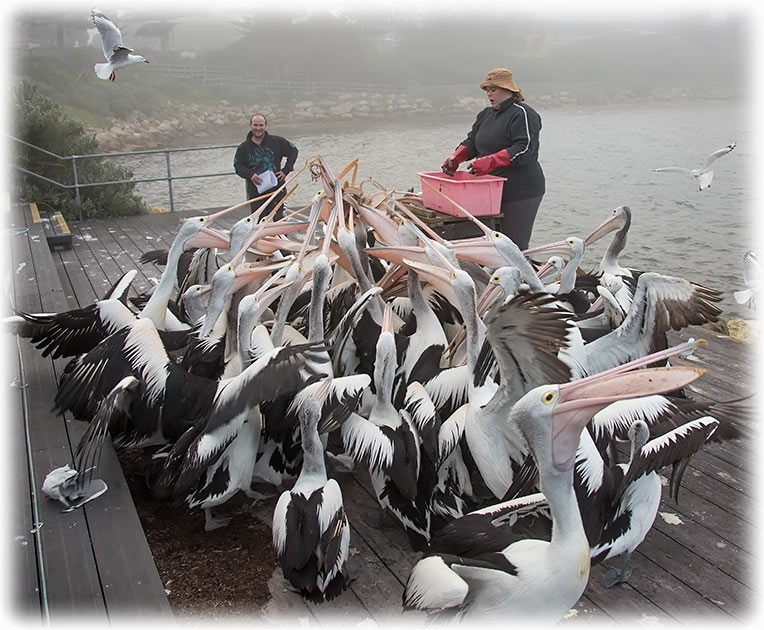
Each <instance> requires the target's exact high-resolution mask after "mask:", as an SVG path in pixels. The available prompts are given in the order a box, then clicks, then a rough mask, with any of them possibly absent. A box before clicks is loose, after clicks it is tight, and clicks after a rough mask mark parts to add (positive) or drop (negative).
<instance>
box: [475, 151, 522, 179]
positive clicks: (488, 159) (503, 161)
mask: <svg viewBox="0 0 764 630" xmlns="http://www.w3.org/2000/svg"><path fill="white" fill-rule="evenodd" d="M511 162H512V160H511V159H510V157H509V152H508V151H507V150H506V149H502V150H501V151H497V152H496V153H491V155H484V156H483V157H479V158H477V159H475V160H473V161H472V164H471V165H470V172H471V173H473V174H474V175H488V173H490V172H491V171H492V170H494V169H497V168H499V167H500V166H509V165H510V163H511Z"/></svg>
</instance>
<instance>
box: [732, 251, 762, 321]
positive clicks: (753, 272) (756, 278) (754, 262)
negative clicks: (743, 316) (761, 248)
mask: <svg viewBox="0 0 764 630" xmlns="http://www.w3.org/2000/svg"><path fill="white" fill-rule="evenodd" d="M743 282H745V289H741V290H740V291H735V292H734V293H733V296H734V298H735V302H737V303H738V304H745V305H746V306H747V307H748V308H750V309H751V310H752V311H754V312H756V307H757V302H758V301H759V292H760V291H761V267H760V266H759V259H758V257H757V256H756V253H755V252H753V251H750V250H749V251H747V252H746V253H745V254H744V255H743Z"/></svg>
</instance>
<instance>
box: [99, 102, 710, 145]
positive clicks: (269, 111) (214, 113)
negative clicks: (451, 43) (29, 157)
mask: <svg viewBox="0 0 764 630" xmlns="http://www.w3.org/2000/svg"><path fill="white" fill-rule="evenodd" d="M525 94H526V98H527V99H528V102H529V103H531V104H532V105H533V106H534V107H536V108H537V109H539V111H542V112H543V111H544V110H545V109H550V108H555V107H590V106H603V105H625V104H634V103H642V104H648V103H656V102H682V101H689V100H692V99H695V98H700V97H701V96H700V94H698V93H695V92H694V91H693V90H690V89H685V88H672V89H670V90H666V89H661V90H660V91H658V90H656V91H655V92H654V93H651V94H644V93H637V92H635V91H634V90H629V89H626V88H622V89H617V90H616V89H609V90H604V89H600V90H592V89H591V88H588V89H586V90H581V91H578V92H576V91H571V90H561V91H540V92H539V93H537V94H534V93H533V92H532V91H527V92H526V93H525ZM704 98H707V97H704ZM262 100H264V101H265V102H264V103H260V104H258V105H257V107H256V108H257V110H258V111H260V112H262V113H264V114H265V115H266V116H267V117H268V123H269V125H270V126H271V127H272V128H274V127H278V128H279V131H280V132H281V133H284V134H290V133H291V134H294V133H295V132H296V131H300V130H301V129H306V128H310V129H313V130H316V129H318V130H325V129H327V130H334V129H337V130H338V131H341V130H342V128H343V127H344V126H346V125H349V124H353V125H357V124H358V123H359V122H369V123H374V122H384V121H393V120H394V121H400V120H412V121H416V120H430V121H431V120H433V119H436V120H437V119H443V120H445V119H448V118H450V117H465V116H467V117H471V116H474V115H475V113H477V112H478V111H480V109H482V108H483V107H485V106H486V100H485V98H484V97H482V96H480V95H479V94H478V95H469V96H459V95H455V96H450V97H440V98H437V97H432V96H424V95H416V94H413V93H397V94H396V93H390V94H368V95H367V94H364V95H358V94H350V93H340V94H336V95H332V98H328V97H327V96H320V97H312V96H308V95H306V96H303V97H300V96H299V95H297V96H294V95H290V96H289V97H285V96H284V95H282V96H280V97H279V96H274V95H266V96H265V97H264V98H263V99H262ZM253 107H254V106H253V105H252V104H251V103H247V104H245V105H233V104H231V103H229V102H228V101H225V100H221V102H220V104H219V105H218V106H215V107H203V106H200V105H197V104H173V106H172V108H168V109H167V110H166V111H164V112H159V113H158V114H154V115H146V114H141V113H134V114H132V115H131V116H130V117H129V118H127V119H125V120H117V121H113V122H112V123H111V124H110V125H109V127H108V128H99V127H90V128H88V132H90V133H92V134H93V135H94V136H95V138H96V140H97V141H98V143H99V147H100V150H101V151H102V152H104V153H111V152H117V151H141V150H150V149H158V148H178V147H188V146H194V144H199V143H200V142H203V141H204V140H205V139H208V138H211V137H220V136H221V135H222V133H221V132H224V131H230V137H231V140H230V142H231V143H234V142H235V143H238V142H239V141H240V139H241V138H242V137H243V136H244V135H245V134H246V131H247V129H248V127H247V120H248V118H249V116H250V114H251V113H252V108H253Z"/></svg>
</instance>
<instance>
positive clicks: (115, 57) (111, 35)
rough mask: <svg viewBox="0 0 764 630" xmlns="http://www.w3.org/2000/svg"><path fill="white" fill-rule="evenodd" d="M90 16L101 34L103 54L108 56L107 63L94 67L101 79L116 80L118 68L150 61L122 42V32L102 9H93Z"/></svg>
mask: <svg viewBox="0 0 764 630" xmlns="http://www.w3.org/2000/svg"><path fill="white" fill-rule="evenodd" d="M90 16H91V17H92V18H93V24H94V25H95V27H96V28H97V29H98V34H99V35H100V36H101V45H102V46H103V55H104V57H106V63H97V64H95V66H94V67H93V69H94V70H95V73H96V76H97V77H98V78H99V79H103V80H104V81H107V80H108V81H116V80H117V74H116V70H119V69H120V68H127V66H132V65H133V64H136V63H141V62H143V63H149V60H148V59H145V58H144V57H142V56H141V55H133V54H132V52H133V49H132V48H127V47H126V46H124V45H123V44H122V33H121V32H120V30H119V29H118V28H117V27H116V25H115V24H114V22H112V21H111V20H110V19H109V18H107V17H106V16H105V15H104V14H103V13H101V11H99V10H98V9H93V10H92V11H91V12H90Z"/></svg>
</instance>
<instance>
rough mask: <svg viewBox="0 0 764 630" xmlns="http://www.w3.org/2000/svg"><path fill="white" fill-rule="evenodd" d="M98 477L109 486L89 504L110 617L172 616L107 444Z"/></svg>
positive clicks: (136, 515) (88, 513) (114, 458)
mask: <svg viewBox="0 0 764 630" xmlns="http://www.w3.org/2000/svg"><path fill="white" fill-rule="evenodd" d="M98 476H99V478H101V479H103V480H104V481H105V482H106V484H107V486H108V490H107V491H106V492H105V493H104V494H103V495H101V496H100V497H98V498H97V499H95V500H93V501H92V502H90V503H87V504H86V505H85V506H84V512H85V516H86V518H87V523H88V529H89V531H90V536H91V539H92V543H93V553H94V555H95V559H96V562H97V563H98V572H99V576H100V580H101V585H102V588H103V592H104V598H105V600H106V607H107V609H108V611H109V615H110V616H111V617H113V616H114V615H115V614H116V615H129V616H130V617H131V618H132V617H136V616H139V617H144V616H146V617H152V618H158V619H162V618H166V619H170V618H172V612H171V609H170V604H169V602H168V601H167V596H166V594H165V592H164V585H163V584H162V580H161V579H160V577H159V572H158V571H157V568H156V565H155V564H154V559H153V557H152V555H151V549H150V548H149V545H148V542H147V541H146V536H145V534H144V533H143V527H142V526H141V522H140V519H139V518H138V513H137V512H136V510H135V507H134V505H133V499H132V496H131V495H130V490H129V488H128V486H127V482H126V481H125V476H124V474H123V472H122V467H121V466H120V463H119V460H118V459H117V454H116V452H115V451H114V447H113V446H112V444H111V442H110V441H107V442H106V443H105V444H104V448H103V452H102V454H101V461H100V464H99V468H98Z"/></svg>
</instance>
